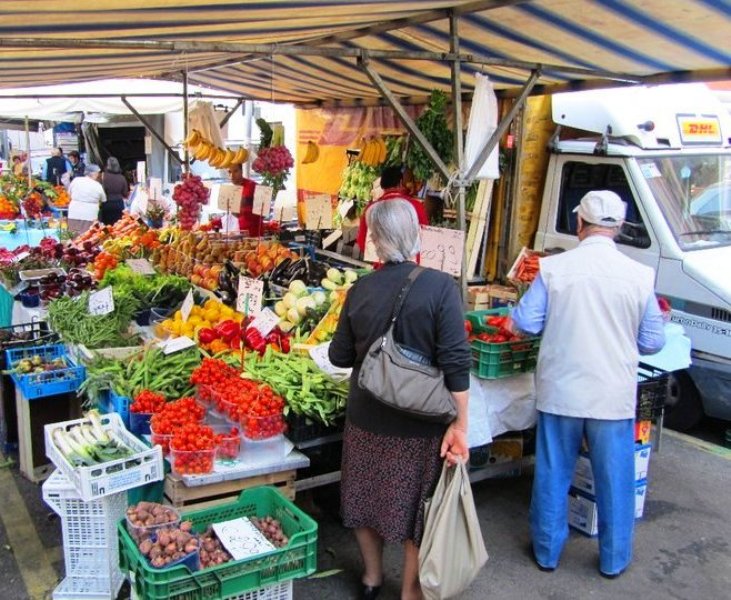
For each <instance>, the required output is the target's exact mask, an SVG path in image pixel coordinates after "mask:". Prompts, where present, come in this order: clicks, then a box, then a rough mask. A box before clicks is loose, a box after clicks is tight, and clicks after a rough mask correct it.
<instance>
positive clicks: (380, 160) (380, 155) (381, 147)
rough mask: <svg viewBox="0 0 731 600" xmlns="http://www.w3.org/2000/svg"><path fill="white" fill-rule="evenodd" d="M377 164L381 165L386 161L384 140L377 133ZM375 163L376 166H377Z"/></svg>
mask: <svg viewBox="0 0 731 600" xmlns="http://www.w3.org/2000/svg"><path fill="white" fill-rule="evenodd" d="M378 150H379V152H378V165H382V164H383V163H384V162H386V154H387V152H386V142H385V141H384V140H383V138H382V137H381V136H380V135H379V136H378ZM378 165H377V166H378Z"/></svg>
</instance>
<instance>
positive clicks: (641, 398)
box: [636, 363, 669, 421]
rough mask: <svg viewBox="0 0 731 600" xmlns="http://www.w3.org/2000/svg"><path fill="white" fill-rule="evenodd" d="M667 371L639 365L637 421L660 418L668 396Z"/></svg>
mask: <svg viewBox="0 0 731 600" xmlns="http://www.w3.org/2000/svg"><path fill="white" fill-rule="evenodd" d="M668 378H669V375H668V373H667V371H663V370H662V369H657V368H655V367H652V366H650V365H647V364H645V363H640V366H639V369H638V370H637V412H636V420H637V421H652V420H655V419H657V418H659V417H661V416H662V414H663V411H664V410H665V401H666V399H667V395H668Z"/></svg>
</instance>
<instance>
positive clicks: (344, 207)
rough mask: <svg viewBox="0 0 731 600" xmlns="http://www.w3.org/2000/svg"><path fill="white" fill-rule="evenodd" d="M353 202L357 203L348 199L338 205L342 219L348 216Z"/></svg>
mask: <svg viewBox="0 0 731 600" xmlns="http://www.w3.org/2000/svg"><path fill="white" fill-rule="evenodd" d="M353 204H355V200H346V201H345V202H343V203H342V204H341V205H340V206H339V207H338V214H339V215H340V218H341V219H344V218H345V217H347V216H348V213H349V212H350V209H351V208H353Z"/></svg>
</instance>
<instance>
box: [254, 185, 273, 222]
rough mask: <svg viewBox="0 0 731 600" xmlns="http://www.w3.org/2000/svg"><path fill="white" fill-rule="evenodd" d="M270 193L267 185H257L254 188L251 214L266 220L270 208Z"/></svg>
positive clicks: (270, 189) (270, 190)
mask: <svg viewBox="0 0 731 600" xmlns="http://www.w3.org/2000/svg"><path fill="white" fill-rule="evenodd" d="M272 192H273V190H272V188H270V187H269V186H267V185H257V186H256V188H254V207H253V208H252V209H251V212H253V213H254V214H255V215H261V216H262V217H266V218H268V217H269V211H270V210H271V208H272Z"/></svg>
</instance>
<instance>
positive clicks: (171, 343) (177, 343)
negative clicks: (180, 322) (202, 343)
mask: <svg viewBox="0 0 731 600" xmlns="http://www.w3.org/2000/svg"><path fill="white" fill-rule="evenodd" d="M195 345H196V344H195V341H193V340H192V339H190V338H189V337H188V336H186V335H181V336H180V337H176V338H173V339H171V340H167V341H165V342H164V346H163V347H162V353H163V354H173V353H175V352H180V351H181V350H185V349H186V348H190V347H192V346H195Z"/></svg>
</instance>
